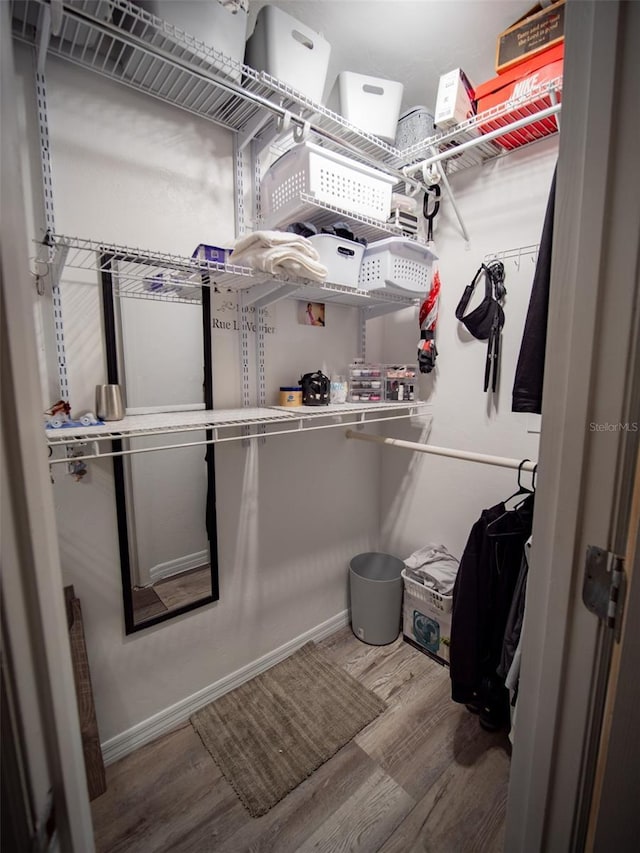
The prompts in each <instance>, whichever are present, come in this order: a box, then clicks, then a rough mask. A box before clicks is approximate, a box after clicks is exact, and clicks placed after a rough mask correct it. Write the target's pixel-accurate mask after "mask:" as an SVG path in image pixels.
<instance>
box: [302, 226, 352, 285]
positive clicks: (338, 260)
mask: <svg viewBox="0 0 640 853" xmlns="http://www.w3.org/2000/svg"><path fill="white" fill-rule="evenodd" d="M309 241H310V242H311V243H312V244H313V247H314V248H315V250H316V251H317V252H318V254H319V255H320V263H321V264H324V266H325V267H326V268H327V269H328V271H329V272H328V273H327V281H329V282H331V283H332V284H340V285H342V286H343V287H353V288H354V289H355V288H357V287H358V275H359V273H360V264H361V262H362V255H363V254H364V246H363V245H362V243H355V242H354V241H353V240H343V239H342V238H341V237H336V236H335V235H334V234H314V235H313V236H312V237H309Z"/></svg>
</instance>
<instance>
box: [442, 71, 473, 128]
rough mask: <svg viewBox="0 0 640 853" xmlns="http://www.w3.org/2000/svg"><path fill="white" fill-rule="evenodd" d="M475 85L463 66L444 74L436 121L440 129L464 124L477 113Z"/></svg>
mask: <svg viewBox="0 0 640 853" xmlns="http://www.w3.org/2000/svg"><path fill="white" fill-rule="evenodd" d="M475 111H476V108H475V101H474V93H473V87H472V85H471V83H470V82H469V79H468V77H467V75H466V74H465V73H464V71H463V70H462V68H454V69H453V71H449V72H448V73H447V74H442V75H441V77H440V82H439V84H438V95H437V98H436V109H435V123H436V127H437V128H438V130H445V129H447V128H450V127H455V126H456V125H457V124H462V122H463V121H466V120H467V119H468V118H471V116H472V115H474V114H475Z"/></svg>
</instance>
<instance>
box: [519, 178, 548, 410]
mask: <svg viewBox="0 0 640 853" xmlns="http://www.w3.org/2000/svg"><path fill="white" fill-rule="evenodd" d="M555 199H556V173H555V172H554V173H553V180H552V182H551V190H550V192H549V200H548V202H547V212H546V214H545V217H544V226H543V228H542V237H541V239H540V250H539V252H538V262H537V264H536V271H535V274H534V276H533V285H532V287H531V298H530V300H529V310H528V312H527V319H526V321H525V324H524V333H523V335H522V343H521V345H520V356H519V358H518V365H517V367H516V375H515V379H514V382H513V401H512V405H511V410H512V411H514V412H536V413H537V414H540V413H541V412H542V380H543V376H544V354H545V347H546V344H547V315H548V312H549V284H550V281H551V250H552V245H553V218H554V211H555Z"/></svg>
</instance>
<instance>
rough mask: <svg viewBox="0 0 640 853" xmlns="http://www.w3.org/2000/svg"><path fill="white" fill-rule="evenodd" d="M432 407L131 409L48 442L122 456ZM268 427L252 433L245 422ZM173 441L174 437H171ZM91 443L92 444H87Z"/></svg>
mask: <svg viewBox="0 0 640 853" xmlns="http://www.w3.org/2000/svg"><path fill="white" fill-rule="evenodd" d="M430 410H431V405H430V404H429V403H422V402H419V401H411V402H406V403H377V404H368V405H367V406H356V405H353V404H348V403H346V404H333V405H332V404H329V405H328V406H321V407H318V408H309V407H304V406H302V407H296V408H294V409H290V408H284V407H278V406H273V407H264V408H245V409H226V410H225V409H221V410H215V409H214V410H200V411H195V412H193V411H192V412H167V413H160V414H152V415H128V416H127V417H125V418H123V420H121V421H116V422H113V424H112V425H107V424H104V425H97V426H88V427H69V428H64V427H61V428H58V429H47V430H45V432H46V438H47V444H48V445H49V447H50V448H51V452H52V453H53V452H54V450H55V449H61V448H71V447H73V448H75V450H74V455H73V459H74V461H78V460H81V459H98V458H102V457H110V456H122V455H129V454H135V453H147V452H153V451H158V450H172V449H179V448H181V447H188V446H194V445H204V444H216V443H223V442H229V441H238V440H244V439H246V438H252V437H253V438H256V437H260V438H262V437H265V436H266V437H267V438H268V437H269V436H276V435H286V434H294V433H295V434H299V433H301V432H309V431H314V430H320V429H335V428H338V427H345V426H357V425H361V424H368V423H379V422H381V421H387V420H401V419H406V418H410V417H412V416H413V415H422V414H425V413H428V412H429V411H430ZM257 427H260V428H266V431H265V430H264V429H261V430H260V431H259V432H256V433H252V434H251V433H250V434H247V430H246V429H243V428H257ZM203 431H210V432H211V436H210V437H207V438H200V439H196V440H194V441H191V442H184V441H181V442H180V443H177V444H176V443H173V444H170V443H167V444H156V443H155V442H154V443H153V444H152V445H146V446H145V445H143V444H141V445H139V446H131V445H128V446H127V447H125V449H116V448H113V447H112V446H110V444H109V445H107V446H106V447H105V446H104V445H105V443H106V442H109V443H110V442H112V441H114V440H120V441H124V442H127V443H128V442H129V440H130V439H143V438H145V437H156V436H161V435H167V436H170V435H177V434H180V435H182V436H184V435H185V434H188V433H201V432H203ZM169 441H170V439H169ZM84 446H88V447H90V448H91V449H86V447H84ZM68 461H69V459H68V457H67V456H66V455H64V456H57V457H55V456H52V457H51V458H50V460H49V464H51V465H55V464H66V463H68Z"/></svg>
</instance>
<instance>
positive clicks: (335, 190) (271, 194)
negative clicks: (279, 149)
mask: <svg viewBox="0 0 640 853" xmlns="http://www.w3.org/2000/svg"><path fill="white" fill-rule="evenodd" d="M393 183H394V179H393V178H392V177H389V176H388V175H385V174H383V173H382V172H379V171H377V169H372V168H371V167H370V166H365V165H363V164H361V163H355V162H353V161H352V160H349V159H348V158H347V157H344V156H343V155H342V154H337V153H335V152H334V151H328V150H326V149H325V148H321V147H320V146H319V145H315V144H314V143H312V142H303V143H301V144H299V145H295V146H294V147H293V148H292V149H291V150H290V151H287V153H286V154H283V155H282V157H280V158H279V159H278V160H276V162H275V163H274V164H273V165H272V166H271V167H270V168H269V169H268V170H267V172H266V174H265V176H264V178H263V179H262V184H261V198H262V211H263V219H264V225H265V227H266V228H278V227H280V226H282V225H287V224H289V223H290V222H294V221H295V220H296V219H298V218H299V217H300V216H301V215H302V214H304V213H305V211H306V210H308V204H307V203H306V202H305V201H303V200H302V199H301V197H300V196H301V193H306V194H308V195H311V196H313V197H314V199H315V200H316V201H319V202H324V203H326V204H332V205H335V206H336V207H340V208H342V209H343V210H346V211H347V212H352V213H359V214H362V215H363V216H369V217H371V218H372V219H378V220H380V221H381V222H386V221H387V219H388V218H389V215H390V213H391V190H392V187H393Z"/></svg>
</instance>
